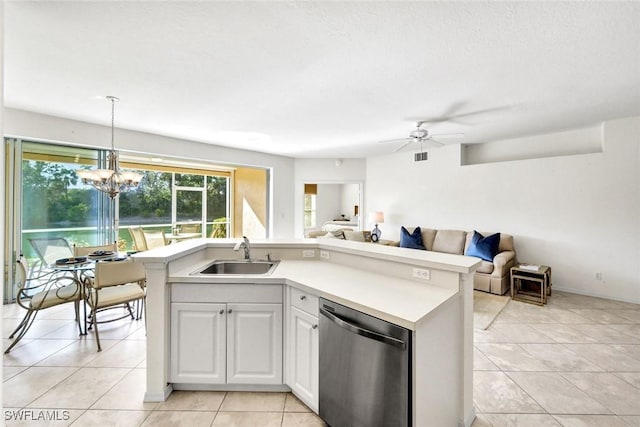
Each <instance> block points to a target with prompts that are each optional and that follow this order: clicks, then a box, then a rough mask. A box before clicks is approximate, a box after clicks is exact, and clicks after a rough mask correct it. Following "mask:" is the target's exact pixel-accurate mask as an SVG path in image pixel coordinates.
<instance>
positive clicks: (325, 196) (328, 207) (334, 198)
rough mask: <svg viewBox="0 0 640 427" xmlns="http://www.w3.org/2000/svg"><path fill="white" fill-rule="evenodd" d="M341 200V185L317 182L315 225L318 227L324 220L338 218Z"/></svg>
mask: <svg viewBox="0 0 640 427" xmlns="http://www.w3.org/2000/svg"><path fill="white" fill-rule="evenodd" d="M341 201H342V185H340V184H318V193H317V195H316V227H320V226H321V225H322V224H323V223H324V222H325V221H332V220H334V219H336V218H340V208H341Z"/></svg>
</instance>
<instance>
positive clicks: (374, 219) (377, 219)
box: [369, 211, 384, 224]
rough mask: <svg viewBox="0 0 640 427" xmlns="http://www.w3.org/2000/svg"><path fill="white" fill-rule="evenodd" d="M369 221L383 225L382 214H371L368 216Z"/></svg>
mask: <svg viewBox="0 0 640 427" xmlns="http://www.w3.org/2000/svg"><path fill="white" fill-rule="evenodd" d="M369 221H370V222H373V223H375V224H383V223H384V212H380V211H378V212H371V213H370V214H369Z"/></svg>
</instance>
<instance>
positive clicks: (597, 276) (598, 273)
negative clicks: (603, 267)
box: [596, 272, 602, 280]
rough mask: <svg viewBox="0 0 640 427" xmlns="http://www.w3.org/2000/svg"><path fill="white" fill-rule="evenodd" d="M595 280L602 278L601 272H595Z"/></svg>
mask: <svg viewBox="0 0 640 427" xmlns="http://www.w3.org/2000/svg"><path fill="white" fill-rule="evenodd" d="M596 280H602V273H600V272H597V273H596Z"/></svg>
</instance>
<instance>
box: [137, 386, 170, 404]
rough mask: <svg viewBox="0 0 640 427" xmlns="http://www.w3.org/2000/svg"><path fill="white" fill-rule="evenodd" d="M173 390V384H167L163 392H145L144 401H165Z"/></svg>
mask: <svg viewBox="0 0 640 427" xmlns="http://www.w3.org/2000/svg"><path fill="white" fill-rule="evenodd" d="M172 391H173V387H172V386H171V384H169V385H167V386H166V387H165V389H164V391H163V392H162V393H149V392H146V393H145V394H144V399H143V400H142V401H143V402H164V401H166V400H167V398H168V397H169V395H170V394H171V392H172Z"/></svg>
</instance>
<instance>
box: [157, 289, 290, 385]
mask: <svg viewBox="0 0 640 427" xmlns="http://www.w3.org/2000/svg"><path fill="white" fill-rule="evenodd" d="M223 286H228V285H223ZM235 286H236V292H234V295H233V296H232V297H230V298H229V300H231V302H225V303H217V302H213V301H207V300H208V299H209V298H208V297H207V296H206V293H205V292H199V293H198V294H199V299H200V300H201V301H202V300H204V302H193V301H194V299H196V298H194V295H195V294H194V292H196V289H194V288H192V287H190V286H188V285H180V286H175V285H174V287H173V288H172V302H171V344H170V347H171V350H170V352H171V358H170V367H169V381H170V382H172V383H183V384H279V385H281V384H282V383H283V373H282V371H283V367H282V365H283V361H282V341H283V340H282V328H283V321H282V315H283V314H282V286H271V285H265V286H264V287H260V286H255V285H253V286H249V285H247V286H244V285H235ZM212 287H213V286H212ZM224 289H225V288H224V287H222V288H221V291H223V292H221V293H222V294H224ZM250 299H254V300H256V301H258V302H241V301H243V300H244V301H250Z"/></svg>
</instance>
